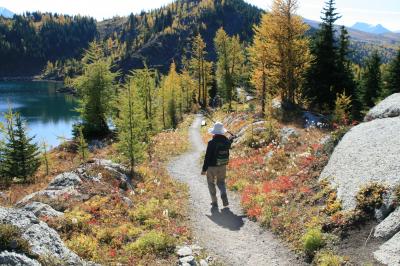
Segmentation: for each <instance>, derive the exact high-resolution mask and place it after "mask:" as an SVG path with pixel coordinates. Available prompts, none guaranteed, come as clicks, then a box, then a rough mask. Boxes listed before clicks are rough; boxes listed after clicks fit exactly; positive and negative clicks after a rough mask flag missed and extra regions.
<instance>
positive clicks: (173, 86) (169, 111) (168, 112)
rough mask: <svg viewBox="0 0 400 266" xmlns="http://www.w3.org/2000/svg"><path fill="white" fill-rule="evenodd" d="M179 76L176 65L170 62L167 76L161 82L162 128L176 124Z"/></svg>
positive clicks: (173, 126)
mask: <svg viewBox="0 0 400 266" xmlns="http://www.w3.org/2000/svg"><path fill="white" fill-rule="evenodd" d="M180 84H181V82H180V76H179V75H178V73H177V72H176V65H175V63H172V64H171V66H170V70H169V73H168V75H167V76H165V77H164V78H163V81H162V84H161V97H160V98H161V99H160V100H161V108H162V120H163V125H164V129H167V128H176V126H177V124H178V118H177V108H178V106H177V102H179V98H180V91H181V88H180Z"/></svg>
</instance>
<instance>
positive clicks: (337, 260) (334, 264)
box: [314, 250, 345, 266]
mask: <svg viewBox="0 0 400 266" xmlns="http://www.w3.org/2000/svg"><path fill="white" fill-rule="evenodd" d="M344 262H345V260H344V259H343V257H341V256H338V255H335V254H334V253H333V252H332V251H326V250H324V251H320V252H318V253H317V254H316V255H315V258H314V264H315V265H318V266H341V265H343V264H344Z"/></svg>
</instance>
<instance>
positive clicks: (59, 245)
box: [0, 207, 91, 265]
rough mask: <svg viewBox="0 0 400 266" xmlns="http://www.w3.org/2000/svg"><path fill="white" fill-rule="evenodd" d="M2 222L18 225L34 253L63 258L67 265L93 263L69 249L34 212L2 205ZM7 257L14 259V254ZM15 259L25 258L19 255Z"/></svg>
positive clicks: (0, 220) (0, 212) (0, 214)
mask: <svg viewBox="0 0 400 266" xmlns="http://www.w3.org/2000/svg"><path fill="white" fill-rule="evenodd" d="M0 223H2V224H12V225H14V226H16V227H18V228H19V229H20V230H21V232H22V238H24V239H26V240H27V241H28V243H29V244H30V246H31V251H32V253H33V254H36V255H39V256H52V257H55V258H58V259H61V260H62V261H64V262H65V265H90V264H91V263H87V262H85V261H83V260H82V259H81V258H79V256H78V255H76V254H75V253H74V252H72V251H71V250H69V249H68V248H67V247H66V246H65V245H64V243H63V241H62V240H61V238H60V236H59V235H58V233H57V232H56V231H55V230H54V229H52V228H50V227H49V226H48V225H47V224H46V223H44V222H42V221H40V220H39V219H38V218H37V217H36V216H35V215H34V214H33V213H32V212H29V211H25V210H21V209H14V208H3V207H0ZM6 255H7V254H6ZM7 258H8V260H11V259H13V257H12V256H7ZM15 259H24V258H21V257H18V256H17V257H16V258H15ZM17 265H18V264H17ZM22 265H24V264H22Z"/></svg>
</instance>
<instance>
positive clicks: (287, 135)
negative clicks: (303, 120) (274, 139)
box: [280, 127, 299, 145]
mask: <svg viewBox="0 0 400 266" xmlns="http://www.w3.org/2000/svg"><path fill="white" fill-rule="evenodd" d="M298 136H299V132H297V130H296V129H294V128H291V127H284V128H282V129H281V141H280V143H281V144H283V145H285V144H287V143H288V142H289V140H290V139H291V138H296V137H298Z"/></svg>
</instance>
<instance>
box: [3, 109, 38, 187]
mask: <svg viewBox="0 0 400 266" xmlns="http://www.w3.org/2000/svg"><path fill="white" fill-rule="evenodd" d="M5 118H6V126H5V134H6V141H5V147H4V150H3V152H2V153H3V156H2V157H3V159H2V165H3V166H2V173H1V176H2V177H3V178H4V179H5V180H8V181H10V180H12V179H13V178H18V179H22V180H23V181H24V182H27V181H29V178H32V176H33V175H34V174H35V173H36V171H37V170H38V168H39V166H40V157H39V155H40V152H39V147H38V146H37V144H35V143H33V139H34V137H28V136H27V133H26V126H25V124H24V122H23V121H22V118H21V116H20V115H19V114H18V113H13V111H12V110H11V109H10V110H9V111H8V113H7V114H6V115H5Z"/></svg>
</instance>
